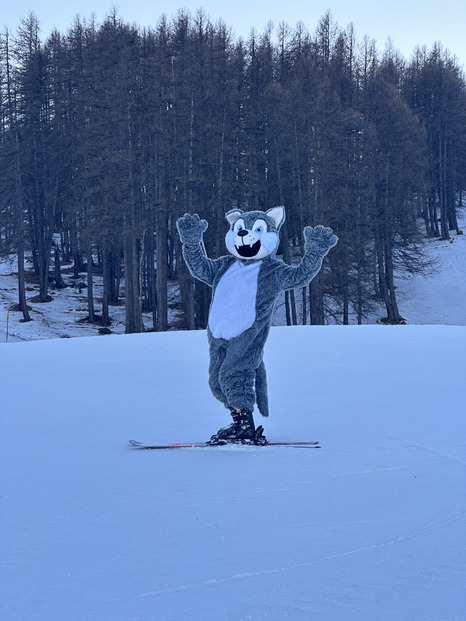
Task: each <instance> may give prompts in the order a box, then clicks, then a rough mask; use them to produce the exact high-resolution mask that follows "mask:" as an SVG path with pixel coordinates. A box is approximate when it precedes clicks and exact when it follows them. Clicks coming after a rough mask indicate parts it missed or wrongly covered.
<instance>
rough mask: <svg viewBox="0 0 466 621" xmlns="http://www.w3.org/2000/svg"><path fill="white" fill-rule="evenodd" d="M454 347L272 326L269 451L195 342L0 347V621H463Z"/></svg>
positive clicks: (182, 337)
mask: <svg viewBox="0 0 466 621" xmlns="http://www.w3.org/2000/svg"><path fill="white" fill-rule="evenodd" d="M465 347H466V327H457V326H456V327H455V326H398V327H392V326H363V327H362V326H361V327H358V326H349V327H342V326H325V327H301V328H274V329H273V330H272V333H271V336H270V339H269V342H268V344H267V348H266V364H267V367H268V372H269V382H270V400H271V417H270V419H269V420H266V421H265V426H266V432H267V436H268V437H269V439H272V440H278V439H290V440H292V439H319V440H320V441H321V443H322V448H321V449H319V450H316V449H311V450H308V449H294V448H291V449H289V448H268V447H265V448H253V447H226V448H214V449H212V448H208V449H183V450H177V451H169V452H164V451H161V452H138V451H132V450H131V449H130V448H128V446H127V440H128V439H129V438H132V437H134V438H135V439H140V440H150V441H160V442H165V441H186V440H188V441H190V440H202V439H205V438H207V437H208V436H209V435H210V434H211V433H212V432H213V431H215V430H216V429H217V428H218V427H219V426H220V425H222V424H223V423H224V422H226V417H225V413H224V412H225V411H224V410H223V409H222V407H221V406H220V405H219V404H217V403H216V402H215V401H214V399H213V398H212V396H211V395H210V392H209V389H208V386H207V363H208V360H207V347H206V335H205V333H204V332H190V333H165V334H145V335H135V336H111V337H106V338H76V339H56V340H49V341H45V340H42V341H32V342H27V343H9V344H0V378H1V379H0V381H1V397H0V398H1V406H0V407H1V412H0V416H1V431H2V433H1V437H0V443H1V446H0V459H1V463H0V490H1V491H0V494H1V498H0V502H1V513H0V521H1V523H0V533H1V535H0V547H1V549H0V567H1V570H0V571H1V576H0V585H1V587H0V588H1V597H0V618H1V619H5V620H8V621H10V620H21V621H26V620H27V621H62V620H66V621H136V620H138V621H152V620H159V619H160V620H163V621H184V620H186V621H188V620H189V621H201V620H202V621H205V620H207V621H214V620H215V621H218V620H224V621H240V620H241V621H242V620H244V621H246V620H254V621H256V620H257V621H263V620H273V621H275V620H277V621H281V620H284V619H290V620H298V621H301V620H302V621H304V620H306V621H308V620H312V621H314V620H315V621H365V620H367V621H453V620H456V621H458V620H461V621H463V620H465V619H466V601H465V595H464V585H465V584H466V567H465V562H464V551H465V549H464V542H465V540H464V532H465V531H464V527H465V522H466V518H465V516H466V492H465V490H466V486H465V482H466V450H465V449H466V433H465V432H466V424H465V419H464V411H465V407H464V405H465V404H464V401H465V399H464V377H465V372H466V365H465V351H466V350H465Z"/></svg>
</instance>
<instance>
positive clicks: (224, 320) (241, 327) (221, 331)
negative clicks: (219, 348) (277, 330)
mask: <svg viewBox="0 0 466 621" xmlns="http://www.w3.org/2000/svg"><path fill="white" fill-rule="evenodd" d="M261 263H262V261H255V262H254V263H248V264H247V265H244V264H243V263H241V262H240V261H236V262H235V263H233V265H232V266H231V267H229V268H228V269H227V271H226V272H225V274H224V275H223V276H222V277H221V278H220V281H219V283H218V285H217V287H216V289H215V294H214V299H213V301H212V306H211V307H210V315H209V329H210V331H211V333H212V336H214V337H215V338H217V339H225V340H227V341H229V340H230V339H232V338H235V337H236V336H239V335H240V334H241V333H242V332H244V331H245V330H247V329H248V328H250V327H251V326H252V324H253V323H254V321H255V319H256V297H257V280H258V278H259V269H260V266H261Z"/></svg>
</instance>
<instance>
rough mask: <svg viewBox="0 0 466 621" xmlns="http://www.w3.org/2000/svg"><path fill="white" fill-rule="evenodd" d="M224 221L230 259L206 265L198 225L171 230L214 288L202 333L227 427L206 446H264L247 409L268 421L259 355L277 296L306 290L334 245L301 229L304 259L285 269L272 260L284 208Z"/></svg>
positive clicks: (191, 222)
mask: <svg viewBox="0 0 466 621" xmlns="http://www.w3.org/2000/svg"><path fill="white" fill-rule="evenodd" d="M226 219H227V221H228V223H229V225H230V228H229V230H228V232H227V234H226V236H225V244H226V247H227V250H228V252H229V253H230V254H229V255H226V256H222V257H220V258H218V259H209V258H208V257H206V255H205V253H204V251H203V244H202V236H203V234H204V232H205V231H206V229H207V226H208V224H207V222H206V221H205V220H201V219H200V218H199V216H198V215H197V214H194V215H190V214H185V215H184V216H182V217H181V218H179V219H178V220H177V223H176V225H177V229H178V233H179V236H180V239H181V242H182V244H183V257H184V259H185V261H186V264H187V266H188V268H189V271H190V272H191V274H192V275H193V276H194V277H195V278H197V279H199V280H201V281H202V282H204V283H206V284H208V285H209V286H211V287H212V288H213V297H212V304H211V307H210V313H209V322H208V329H207V334H208V340H209V353H210V364H209V385H210V388H211V390H212V393H213V394H214V396H215V397H216V398H217V399H218V400H219V401H221V402H222V403H223V404H224V405H225V407H227V408H228V409H229V410H230V413H231V416H232V418H233V423H232V424H231V425H229V426H228V427H224V428H222V429H220V430H219V431H218V432H217V433H216V434H215V435H214V436H212V438H211V442H213V443H222V444H223V443H225V442H243V443H255V444H265V443H266V439H265V437H264V435H263V434H262V431H263V429H262V427H258V428H257V429H256V428H255V425H254V418H253V410H254V405H255V404H257V407H258V410H259V412H260V413H261V414H262V416H268V414H269V408H268V397H267V379H266V372H265V366H264V362H263V351H264V345H265V342H266V340H267V336H268V334H269V331H270V325H271V322H272V315H273V310H274V306H275V302H276V300H277V298H278V296H279V295H280V293H281V292H282V291H285V290H289V289H294V288H299V287H304V286H306V285H307V284H309V282H310V281H311V280H312V279H313V278H314V276H315V275H316V274H317V273H318V271H319V270H320V268H321V266H322V261H323V259H324V257H325V255H326V254H327V253H328V251H329V250H330V249H331V248H332V247H333V246H335V244H336V243H337V241H338V238H337V237H336V235H334V234H333V232H332V229H330V228H327V227H323V226H316V227H315V228H312V227H309V226H307V227H305V228H304V250H305V252H304V256H303V257H302V259H301V262H300V263H299V264H298V265H296V266H289V265H286V264H285V263H283V261H281V260H280V259H277V257H276V256H275V255H276V252H277V249H278V245H279V232H280V227H281V226H282V224H283V222H284V220H285V209H284V208H283V207H274V208H272V209H269V210H268V211H249V212H243V211H242V210H240V209H233V210H232V211H229V212H228V213H227V214H226Z"/></svg>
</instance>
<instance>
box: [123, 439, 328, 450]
mask: <svg viewBox="0 0 466 621" xmlns="http://www.w3.org/2000/svg"><path fill="white" fill-rule="evenodd" d="M129 443H130V445H131V446H132V447H133V448H135V449H143V450H164V449H182V448H205V447H214V446H215V447H217V448H218V447H220V448H222V447H225V446H254V447H257V448H263V447H267V446H289V447H295V448H320V444H319V442H318V441H315V440H313V441H308V442H267V443H266V444H243V443H242V442H226V443H225V444H212V443H211V442H181V443H174V444H144V443H143V442H137V441H136V440H130V441H129Z"/></svg>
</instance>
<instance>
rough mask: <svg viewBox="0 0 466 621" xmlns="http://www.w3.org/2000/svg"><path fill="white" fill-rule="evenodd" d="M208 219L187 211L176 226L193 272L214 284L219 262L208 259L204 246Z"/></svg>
mask: <svg viewBox="0 0 466 621" xmlns="http://www.w3.org/2000/svg"><path fill="white" fill-rule="evenodd" d="M207 227H208V224H207V221H206V220H201V219H200V218H199V216H198V215H197V213H195V214H194V215H191V214H189V213H185V214H184V216H182V217H181V218H178V220H177V221H176V228H177V229H178V234H179V236H180V240H181V243H182V244H183V258H184V260H185V262H186V265H187V266H188V269H189V271H190V272H191V274H192V275H193V276H194V277H195V278H197V279H198V280H201V281H202V282H205V283H206V284H207V285H210V286H212V285H213V282H214V278H215V274H216V273H217V269H218V266H217V262H216V261H214V260H212V259H208V258H207V257H206V255H205V252H204V250H203V248H202V236H203V234H204V233H205V231H206V230H207Z"/></svg>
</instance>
